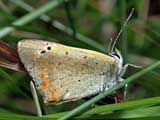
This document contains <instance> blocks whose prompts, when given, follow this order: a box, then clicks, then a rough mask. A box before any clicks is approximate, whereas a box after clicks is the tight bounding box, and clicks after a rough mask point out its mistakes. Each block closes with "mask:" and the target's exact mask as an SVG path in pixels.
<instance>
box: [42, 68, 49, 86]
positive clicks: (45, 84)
mask: <svg viewBox="0 0 160 120" xmlns="http://www.w3.org/2000/svg"><path fill="white" fill-rule="evenodd" d="M46 70H47V69H46V66H44V65H43V66H42V67H41V79H42V86H43V88H44V89H46V88H47V87H48V85H49V83H48V80H47V78H48V75H47V73H46Z"/></svg>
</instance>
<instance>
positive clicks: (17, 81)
mask: <svg viewBox="0 0 160 120" xmlns="http://www.w3.org/2000/svg"><path fill="white" fill-rule="evenodd" d="M7 1H8V2H7ZM7 1H4V0H2V2H0V8H1V11H0V39H1V40H2V41H4V42H7V43H8V44H10V45H12V46H14V47H16V44H17V42H18V41H20V40H21V39H24V38H37V39H45V40H49V41H56V42H59V43H61V44H66V45H69V46H75V47H81V48H86V49H92V50H96V51H99V52H103V53H107V50H108V43H109V39H110V38H111V37H112V38H113V39H114V38H115V37H116V35H117V33H118V31H119V30H120V28H121V27H122V25H123V23H124V21H125V19H126V17H127V16H128V13H129V12H130V11H131V8H132V7H134V8H135V12H134V15H133V17H132V18H131V20H130V21H129V23H128V24H127V27H126V28H125V30H124V31H123V33H122V35H121V37H120V39H119V40H118V43H117V45H116V46H117V48H118V49H119V50H120V51H121V52H122V55H123V57H124V58H125V62H127V63H134V64H136V65H141V66H146V65H147V66H148V67H144V68H142V69H137V68H133V67H129V69H127V72H126V74H125V76H124V78H125V81H123V82H121V83H120V84H118V85H115V86H113V87H112V88H111V89H109V90H108V91H106V92H104V93H101V94H99V95H97V96H95V97H93V98H91V99H90V100H88V101H86V100H79V101H76V102H71V103H65V104H61V105H50V106H48V105H44V104H43V103H42V102H41V104H42V106H43V114H44V116H43V117H42V118H39V117H36V111H35V108H34V102H33V99H32V95H31V91H30V87H29V81H30V80H31V77H30V76H29V75H28V74H26V73H23V72H16V71H12V70H8V69H5V68H0V80H1V84H0V96H1V99H0V119H3V120H9V119H12V120H14V119H15V120H18V119H26V120H27V119H29V120H32V119H33V120H34V119H37V120H39V119H52V120H53V119H69V118H70V117H74V119H77V120H78V119H80V120H83V119H117V120H119V119H136V120H138V119H140V120H141V119H145V120H151V119H157V120H158V119H160V115H159V111H160V106H159V104H160V98H159V97H158V96H159V95H160V92H159V90H160V89H159V88H160V75H159V72H160V70H159V64H160V62H159V59H160V54H159V52H160V44H159V42H160V40H159V37H160V34H159V32H160V23H159V17H158V16H157V15H155V14H153V13H155V12H157V13H158V11H155V10H154V9H152V8H153V7H154V6H152V4H151V3H150V4H147V3H146V2H144V0H134V1H126V0H122V1H118V2H115V3H114V2H112V1H111V0H110V1H109V2H108V3H106V2H104V1H103V3H100V0H97V1H86V0H77V1H73V0H69V2H65V3H64V1H63V0H50V1H47V0H41V1H38V0H34V1H32V0H7ZM107 5H109V6H107ZM144 6H145V7H144ZM110 7H111V8H110ZM147 7H148V9H150V10H152V11H150V14H149V10H148V9H147ZM146 13H148V14H146ZM158 14H159V13H158ZM145 15H147V16H145ZM137 71H138V72H137ZM126 83H129V87H128V88H127V100H126V101H125V102H122V103H112V104H107V103H105V104H104V105H97V106H95V107H91V106H92V105H93V104H94V103H96V102H97V101H101V99H102V98H104V97H105V96H108V95H110V94H112V93H113V92H115V91H116V92H117V91H118V92H117V93H120V94H119V96H122V91H123V90H122V89H121V90H118V89H120V88H122V87H123V86H124V85H125V84H126ZM102 113H103V114H102ZM45 114H46V115H45ZM95 114H96V115H95Z"/></svg>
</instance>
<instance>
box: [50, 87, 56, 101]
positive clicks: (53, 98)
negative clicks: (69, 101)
mask: <svg viewBox="0 0 160 120" xmlns="http://www.w3.org/2000/svg"><path fill="white" fill-rule="evenodd" d="M49 92H50V94H51V100H52V101H55V100H57V95H56V91H55V90H54V89H53V88H49Z"/></svg>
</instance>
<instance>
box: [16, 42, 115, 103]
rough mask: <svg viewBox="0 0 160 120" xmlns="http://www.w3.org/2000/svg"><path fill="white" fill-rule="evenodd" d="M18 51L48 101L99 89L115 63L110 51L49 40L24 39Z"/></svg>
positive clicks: (78, 96)
mask: <svg viewBox="0 0 160 120" xmlns="http://www.w3.org/2000/svg"><path fill="white" fill-rule="evenodd" d="M18 51H19V55H20V58H21V60H22V62H23V63H24V65H25V68H26V69H27V71H29V74H30V75H31V76H32V78H33V80H34V82H35V84H36V86H37V89H38V90H39V91H40V93H41V94H42V96H43V99H44V101H45V102H50V101H72V100H75V99H79V98H83V97H86V96H90V95H94V94H96V93H98V92H99V91H100V90H101V89H102V87H103V84H104V82H105V79H106V75H107V72H109V70H110V67H111V66H112V65H113V64H114V59H113V58H112V57H109V56H107V55H104V54H101V53H98V52H95V51H90V50H84V49H79V48H73V47H68V46H64V45H60V44H56V43H52V42H46V41H39V42H37V41H36V42H35V41H31V40H28V41H27V40H26V41H22V42H21V43H19V46H18Z"/></svg>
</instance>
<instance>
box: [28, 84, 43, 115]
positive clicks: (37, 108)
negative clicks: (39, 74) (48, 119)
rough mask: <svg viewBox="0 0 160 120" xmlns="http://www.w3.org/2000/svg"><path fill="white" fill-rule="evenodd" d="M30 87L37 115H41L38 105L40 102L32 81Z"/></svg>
mask: <svg viewBox="0 0 160 120" xmlns="http://www.w3.org/2000/svg"><path fill="white" fill-rule="evenodd" d="M30 87H31V92H32V96H33V99H34V103H35V107H36V111H37V116H39V117H42V111H41V107H40V104H39V100H38V96H37V92H36V89H35V86H34V83H33V82H32V81H31V82H30Z"/></svg>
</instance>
